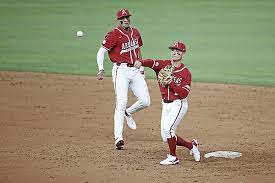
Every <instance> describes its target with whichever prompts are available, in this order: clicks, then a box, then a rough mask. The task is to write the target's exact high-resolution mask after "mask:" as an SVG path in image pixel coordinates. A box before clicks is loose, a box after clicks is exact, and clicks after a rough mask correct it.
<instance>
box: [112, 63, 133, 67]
mask: <svg viewBox="0 0 275 183" xmlns="http://www.w3.org/2000/svg"><path fill="white" fill-rule="evenodd" d="M122 64H123V65H127V67H134V64H129V63H116V65H117V66H120V65H122Z"/></svg>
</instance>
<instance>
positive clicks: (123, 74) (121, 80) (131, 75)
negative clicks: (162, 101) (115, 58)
mask: <svg viewBox="0 0 275 183" xmlns="http://www.w3.org/2000/svg"><path fill="white" fill-rule="evenodd" d="M112 77H113V83H114V90H115V95H116V108H115V115H114V136H115V139H118V138H120V139H123V137H122V133H123V124H124V115H125V110H126V106H127V100H128V89H129V88H130V89H131V90H132V92H133V94H134V95H135V96H136V97H137V101H136V102H135V103H134V104H133V105H132V106H130V107H129V108H128V109H127V112H128V113H129V114H133V113H135V112H137V111H139V110H141V109H144V108H146V107H148V106H149V105H150V95H149V92H148V87H147V84H146V82H145V79H144V77H143V76H142V74H141V73H140V71H139V70H138V69H136V68H135V67H128V66H127V64H125V63H122V64H121V65H120V66H117V65H116V64H114V65H113V70H112Z"/></svg>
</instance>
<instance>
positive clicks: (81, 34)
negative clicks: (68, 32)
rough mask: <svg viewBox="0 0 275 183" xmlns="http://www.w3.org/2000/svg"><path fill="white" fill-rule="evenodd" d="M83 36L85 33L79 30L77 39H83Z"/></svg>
mask: <svg viewBox="0 0 275 183" xmlns="http://www.w3.org/2000/svg"><path fill="white" fill-rule="evenodd" d="M83 35H84V32H83V31H80V30H79V31H77V32H76V36H77V37H82V36H83Z"/></svg>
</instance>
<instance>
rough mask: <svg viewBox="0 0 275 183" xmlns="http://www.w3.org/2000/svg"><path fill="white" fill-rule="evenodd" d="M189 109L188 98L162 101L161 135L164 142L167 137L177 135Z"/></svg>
mask: <svg viewBox="0 0 275 183" xmlns="http://www.w3.org/2000/svg"><path fill="white" fill-rule="evenodd" d="M187 109H188V102H187V99H183V100H174V101H173V102H171V103H164V102H163V101H162V114H161V137H162V140H163V141H164V142H167V138H172V137H174V136H175V135H176V130H177V127H178V125H179V124H180V122H181V120H182V118H183V117H184V115H185V114H186V112H187Z"/></svg>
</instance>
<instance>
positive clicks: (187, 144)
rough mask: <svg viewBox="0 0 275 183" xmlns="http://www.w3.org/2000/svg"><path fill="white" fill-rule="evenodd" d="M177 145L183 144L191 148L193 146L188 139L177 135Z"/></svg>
mask: <svg viewBox="0 0 275 183" xmlns="http://www.w3.org/2000/svg"><path fill="white" fill-rule="evenodd" d="M177 146H184V147H186V148H188V149H189V150H191V149H192V148H193V144H192V142H190V141H186V140H184V139H183V138H181V137H179V136H177Z"/></svg>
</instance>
